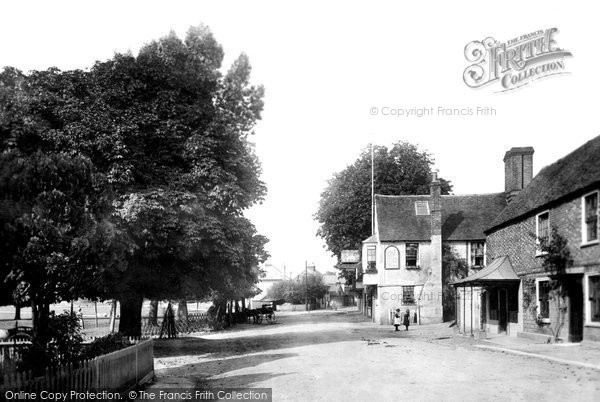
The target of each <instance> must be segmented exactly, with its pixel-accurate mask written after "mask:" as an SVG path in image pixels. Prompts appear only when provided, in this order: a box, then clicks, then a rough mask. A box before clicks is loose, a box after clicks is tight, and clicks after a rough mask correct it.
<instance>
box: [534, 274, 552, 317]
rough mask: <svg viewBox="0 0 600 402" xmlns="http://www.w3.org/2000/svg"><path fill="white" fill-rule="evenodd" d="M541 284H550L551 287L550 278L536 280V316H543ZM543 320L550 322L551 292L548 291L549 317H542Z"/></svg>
mask: <svg viewBox="0 0 600 402" xmlns="http://www.w3.org/2000/svg"><path fill="white" fill-rule="evenodd" d="M540 282H548V285H550V278H549V277H547V276H544V277H542V278H535V305H536V314H537V315H538V316H541V314H542V313H541V307H542V306H541V305H540ZM541 318H542V319H547V320H550V292H549V291H548V317H543V316H542V317H541Z"/></svg>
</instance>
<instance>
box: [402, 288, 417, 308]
mask: <svg viewBox="0 0 600 402" xmlns="http://www.w3.org/2000/svg"><path fill="white" fill-rule="evenodd" d="M402 304H415V287H414V286H402Z"/></svg>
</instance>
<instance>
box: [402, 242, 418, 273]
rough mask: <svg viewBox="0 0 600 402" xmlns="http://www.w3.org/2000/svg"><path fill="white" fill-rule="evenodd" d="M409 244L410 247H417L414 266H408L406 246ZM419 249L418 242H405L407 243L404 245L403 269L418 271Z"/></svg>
mask: <svg viewBox="0 0 600 402" xmlns="http://www.w3.org/2000/svg"><path fill="white" fill-rule="evenodd" d="M409 244H411V245H412V244H416V245H417V257H416V260H415V265H408V245H409ZM420 248H421V247H419V243H418V242H410V243H409V242H407V243H404V267H405V268H406V269H419V268H420V267H419V262H420V261H421V258H420V254H421V252H420ZM411 259H412V258H411Z"/></svg>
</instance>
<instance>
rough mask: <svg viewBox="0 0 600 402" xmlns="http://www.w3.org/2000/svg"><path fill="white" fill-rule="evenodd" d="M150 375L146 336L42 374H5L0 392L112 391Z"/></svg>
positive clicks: (151, 364)
mask: <svg viewBox="0 0 600 402" xmlns="http://www.w3.org/2000/svg"><path fill="white" fill-rule="evenodd" d="M13 346H14V345H13ZM13 350H16V349H14V348H13ZM153 377H154V349H153V340H152V339H149V340H145V341H141V342H139V343H137V344H135V345H133V346H129V347H127V348H124V349H121V350H117V351H115V352H112V353H108V354H106V355H102V356H98V357H96V358H94V359H90V360H84V361H81V362H77V363H75V364H73V363H70V364H68V365H62V366H56V367H48V368H46V370H45V372H44V374H43V375H38V376H35V375H34V374H33V372H32V371H27V372H12V373H9V374H5V375H4V376H3V378H0V392H1V394H2V395H3V394H4V392H5V391H7V390H10V391H13V392H20V391H25V392H37V393H39V392H41V391H42V390H45V391H50V392H59V391H63V392H64V391H86V390H101V389H111V390H115V391H116V390H126V389H129V388H131V387H133V386H136V385H141V384H144V383H146V382H148V381H150V380H151V379H152V378H153Z"/></svg>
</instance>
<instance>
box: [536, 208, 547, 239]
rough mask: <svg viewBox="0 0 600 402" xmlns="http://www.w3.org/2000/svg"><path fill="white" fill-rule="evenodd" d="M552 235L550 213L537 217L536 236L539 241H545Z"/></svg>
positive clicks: (543, 213)
mask: <svg viewBox="0 0 600 402" xmlns="http://www.w3.org/2000/svg"><path fill="white" fill-rule="evenodd" d="M549 234H550V213H549V212H548V211H546V212H542V213H541V214H539V215H538V216H537V221H536V236H537V238H538V241H539V240H541V239H545V238H547V237H548V235H549Z"/></svg>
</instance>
